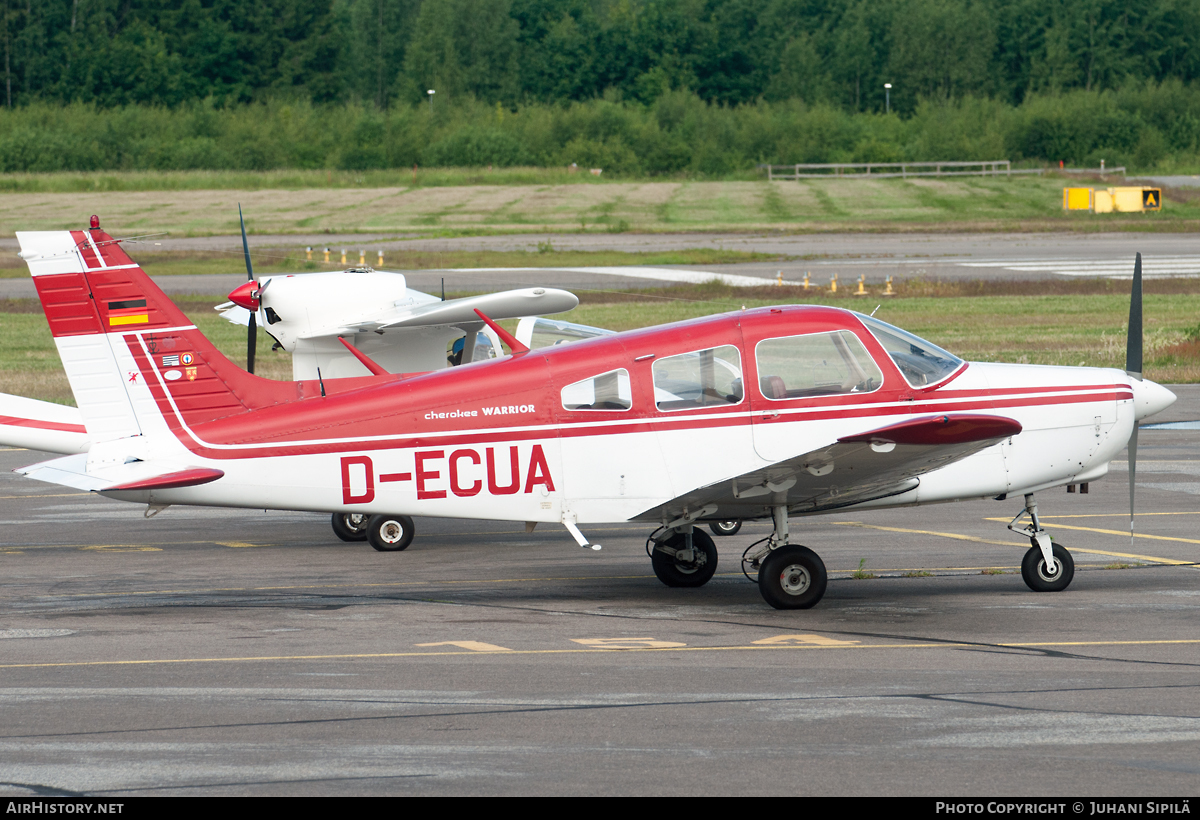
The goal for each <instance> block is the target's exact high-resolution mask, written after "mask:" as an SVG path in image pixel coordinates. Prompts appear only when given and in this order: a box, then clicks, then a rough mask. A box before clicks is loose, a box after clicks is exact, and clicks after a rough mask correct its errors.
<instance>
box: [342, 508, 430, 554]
mask: <svg viewBox="0 0 1200 820" xmlns="http://www.w3.org/2000/svg"><path fill="white" fill-rule="evenodd" d="M331 523H332V524H333V532H334V535H336V536H337V537H338V538H340V539H342V540H343V541H369V542H370V544H371V546H372V547H374V548H375V549H376V550H378V551H379V552H399V551H400V550H403V549H408V545H409V544H411V543H412V540H413V536H414V535H415V534H416V528H415V527H414V526H413V520H412V518H410V517H409V516H407V515H363V514H362V513H334V514H333V519H332V522H331Z"/></svg>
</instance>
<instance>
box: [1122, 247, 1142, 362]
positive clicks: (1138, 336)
mask: <svg viewBox="0 0 1200 820" xmlns="http://www.w3.org/2000/svg"><path fill="white" fill-rule="evenodd" d="M1125 372H1126V373H1128V374H1129V375H1130V376H1133V377H1134V378H1135V379H1137V380H1138V381H1141V380H1142V255H1141V254H1140V253H1139V254H1138V255H1137V259H1136V260H1135V261H1134V263H1133V291H1132V293H1131V294H1130V297H1129V340H1128V341H1127V342H1126V345H1125Z"/></svg>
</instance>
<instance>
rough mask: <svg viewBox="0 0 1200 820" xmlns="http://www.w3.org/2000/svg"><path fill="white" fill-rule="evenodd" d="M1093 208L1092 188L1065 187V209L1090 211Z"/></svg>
mask: <svg viewBox="0 0 1200 820" xmlns="http://www.w3.org/2000/svg"><path fill="white" fill-rule="evenodd" d="M1091 209H1092V189H1091V188H1063V210H1064V211H1090V210H1091Z"/></svg>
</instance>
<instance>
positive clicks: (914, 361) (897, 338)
mask: <svg viewBox="0 0 1200 820" xmlns="http://www.w3.org/2000/svg"><path fill="white" fill-rule="evenodd" d="M857 315H858V318H859V319H860V320H861V321H862V323H863V324H864V325H866V326H867V330H869V331H871V334H872V335H873V336H874V337H875V338H876V339H878V340H879V343H880V344H881V345H883V349H884V350H886V351H887V352H888V355H889V356H891V357H892V361H893V362H895V363H896V367H897V369H899V371H900V373H901V374H903V376H904V378H905V379H907V380H908V383H909V384H911V385H912V386H913V387H924V386H926V385H929V384H937V383H938V382H940V381H941V380H942V379H944V378H946V377H947V376H949V375H950V374H951V373H953V372H954V371H955V370H958V368H959V367H961V366H962V363H963V361H962V359H960V358H958V357H957V356H955V355H954V354H953V353H947V352H946V351H945V350H942V349H941V348H940V347H938V346H937V345H935V344H932V343H930V342H927V341H925V340H924V339H922V338H920V337H919V336H914V335H913V334H911V333H909V332H908V331H907V330H901V329H900V328H898V327H893V326H892V325H889V324H888V323H887V322H881V321H879V320H878V319H872V318H871V317H870V316H864V315H863V314H861V313H859V314H857Z"/></svg>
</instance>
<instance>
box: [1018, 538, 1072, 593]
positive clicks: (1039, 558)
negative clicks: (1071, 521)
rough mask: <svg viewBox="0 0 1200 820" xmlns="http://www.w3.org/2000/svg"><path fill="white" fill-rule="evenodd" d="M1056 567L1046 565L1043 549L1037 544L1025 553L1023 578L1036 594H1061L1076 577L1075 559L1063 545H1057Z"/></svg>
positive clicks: (1022, 570) (1055, 554)
mask: <svg viewBox="0 0 1200 820" xmlns="http://www.w3.org/2000/svg"><path fill="white" fill-rule="evenodd" d="M1053 551H1054V566H1052V567H1050V566H1047V565H1046V559H1045V557H1044V556H1043V555H1042V550H1041V547H1039V546H1038V545H1037V544H1036V543H1035V544H1034V545H1033V546H1032V547H1030V548H1029V551H1028V552H1026V553H1025V558H1024V559H1022V561H1021V578H1023V579H1024V581H1025V585H1026V586H1027V587H1029V588H1030V589H1032V590H1033V591H1034V592H1061V591H1062V590H1064V589H1066V588H1067V587H1068V586H1070V584H1071V579H1072V578H1074V577H1075V559H1074V558H1072V557H1071V553H1069V552H1067V549H1066V547H1064V546H1063V545H1062V544H1058V543H1055V544H1054V547H1053Z"/></svg>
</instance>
